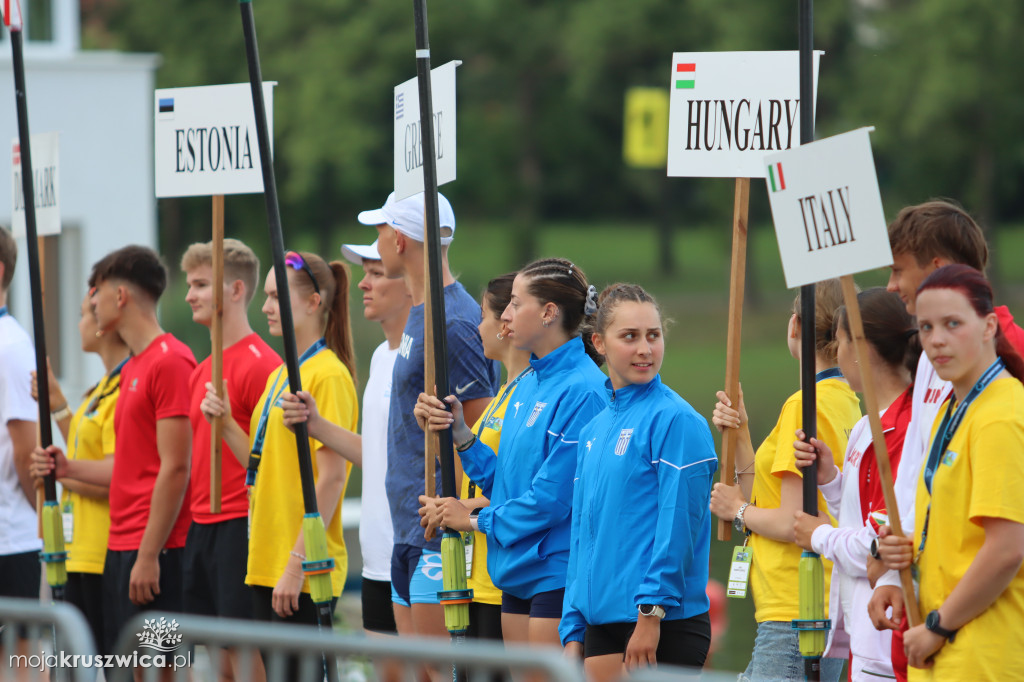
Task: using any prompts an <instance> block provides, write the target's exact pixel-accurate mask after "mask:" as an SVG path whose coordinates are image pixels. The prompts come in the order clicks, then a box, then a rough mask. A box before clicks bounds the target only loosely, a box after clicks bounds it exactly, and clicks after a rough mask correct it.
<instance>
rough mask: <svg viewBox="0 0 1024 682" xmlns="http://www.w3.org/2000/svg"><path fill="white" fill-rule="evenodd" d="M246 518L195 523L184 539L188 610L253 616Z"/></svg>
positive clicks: (186, 602)
mask: <svg viewBox="0 0 1024 682" xmlns="http://www.w3.org/2000/svg"><path fill="white" fill-rule="evenodd" d="M248 526H249V521H248V519H246V518H245V517H242V518H240V519H230V520H228V521H219V522H217V523H195V522H193V523H192V525H191V526H190V527H189V529H188V538H186V540H185V557H184V567H183V571H184V584H185V588H184V589H185V601H184V609H185V613H197V614H199V615H201V616H219V617H221V618H242V619H250V618H252V589H251V588H250V587H249V586H248V585H246V584H245V571H246V564H247V562H248V558H249V538H248V537H247V536H248Z"/></svg>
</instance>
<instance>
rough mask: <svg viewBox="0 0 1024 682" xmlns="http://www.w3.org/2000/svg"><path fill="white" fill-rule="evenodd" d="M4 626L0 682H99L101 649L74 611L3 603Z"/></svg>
mask: <svg viewBox="0 0 1024 682" xmlns="http://www.w3.org/2000/svg"><path fill="white" fill-rule="evenodd" d="M0 623H2V624H3V629H2V632H0V649H2V655H3V659H2V660H0V680H8V679H12V680H14V679H16V680H42V679H49V680H73V682H79V681H82V682H85V681H86V680H93V679H95V676H96V667H95V666H96V656H95V653H96V646H95V644H94V643H93V641H92V633H91V632H90V630H89V625H88V623H86V622H85V618H84V617H82V614H81V613H79V611H78V609H76V608H74V607H73V606H69V605H67V604H43V603H41V602H40V601H39V600H38V599H11V598H0ZM50 671H59V672H60V674H59V675H58V674H51V672H50Z"/></svg>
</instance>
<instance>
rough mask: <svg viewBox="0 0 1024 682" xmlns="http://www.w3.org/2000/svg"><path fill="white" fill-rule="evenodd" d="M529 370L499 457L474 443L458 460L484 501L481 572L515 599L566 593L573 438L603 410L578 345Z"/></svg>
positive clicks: (596, 375) (592, 368) (508, 417)
mask: <svg viewBox="0 0 1024 682" xmlns="http://www.w3.org/2000/svg"><path fill="white" fill-rule="evenodd" d="M530 366H531V367H532V369H533V371H532V372H531V373H530V374H528V375H526V376H524V377H523V378H522V379H521V380H520V381H519V385H518V386H516V391H515V393H513V394H512V398H511V400H512V401H514V402H512V403H511V404H510V405H509V406H508V407H507V408H506V410H505V421H504V423H503V424H502V427H501V443H500V444H499V446H498V456H497V457H495V456H494V451H493V450H491V449H490V448H489V447H487V446H486V445H484V444H483V443H481V442H480V441H479V440H478V441H476V442H475V443H474V444H473V445H472V446H470V447H469V448H468V449H467V450H466V451H465V452H462V453H460V454H461V456H462V466H463V468H464V469H465V471H466V473H467V474H468V475H469V477H470V478H471V479H473V480H474V481H476V482H477V485H479V486H480V490H481V491H482V492H483V494H484V495H485V496H486V497H488V498H490V500H491V504H490V506H489V507H484V508H483V509H481V510H480V516H479V517H478V520H477V523H478V526H479V528H480V532H482V533H484V534H486V535H487V570H488V571H490V573H491V578H492V579H493V580H494V584H495V585H496V586H497V587H499V588H501V589H502V590H504V591H505V592H508V593H509V594H511V595H512V596H515V597H519V598H520V599H529V598H531V597H533V596H535V595H537V594H539V593H541V592H549V591H551V590H558V589H562V588H563V587H565V569H566V566H567V564H568V562H569V532H570V514H571V513H572V508H571V506H570V505H571V502H572V479H573V472H574V471H575V470H576V449H577V445H578V442H579V438H578V434H579V431H580V428H582V427H583V425H584V424H586V423H587V422H589V421H590V420H591V419H593V418H594V415H596V414H597V413H598V412H600V411H601V409H602V408H604V405H605V396H604V381H605V375H604V373H603V372H601V370H599V369H598V368H597V365H595V364H594V362H593V360H591V359H590V358H589V357H588V356H587V354H586V351H584V350H583V341H582V340H581V339H580V338H579V337H576V338H574V339H571V340H570V341H568V342H567V343H564V344H562V345H561V346H559V347H558V348H556V349H555V350H554V351H552V352H551V353H548V354H547V355H545V356H544V357H543V358H537V357H532V358H531V359H530Z"/></svg>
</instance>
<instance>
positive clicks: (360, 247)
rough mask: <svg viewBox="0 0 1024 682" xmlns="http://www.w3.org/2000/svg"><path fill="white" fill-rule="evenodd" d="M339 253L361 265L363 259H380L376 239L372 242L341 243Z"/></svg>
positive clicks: (351, 261)
mask: <svg viewBox="0 0 1024 682" xmlns="http://www.w3.org/2000/svg"><path fill="white" fill-rule="evenodd" d="M341 255H342V256H344V257H345V260H347V261H348V262H349V263H354V264H355V265H362V264H363V261H364V260H380V251H378V250H377V241H376V240H374V242H373V243H372V244H342V245H341Z"/></svg>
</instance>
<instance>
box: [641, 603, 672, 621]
mask: <svg viewBox="0 0 1024 682" xmlns="http://www.w3.org/2000/svg"><path fill="white" fill-rule="evenodd" d="M636 610H637V611H638V612H639V613H640V615H641V616H657V617H658V620H664V619H665V609H663V608H661V607H660V606H658V605H657V604H640V606H638V607H636Z"/></svg>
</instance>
